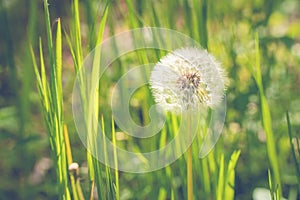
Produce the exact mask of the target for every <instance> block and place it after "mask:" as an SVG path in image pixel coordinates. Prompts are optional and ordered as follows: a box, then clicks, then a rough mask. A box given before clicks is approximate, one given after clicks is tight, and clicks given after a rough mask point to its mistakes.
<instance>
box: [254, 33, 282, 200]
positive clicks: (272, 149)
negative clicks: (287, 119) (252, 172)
mask: <svg viewBox="0 0 300 200" xmlns="http://www.w3.org/2000/svg"><path fill="white" fill-rule="evenodd" d="M255 57H256V63H255V67H256V68H255V70H252V73H253V76H254V79H255V81H256V84H257V87H258V89H259V94H260V102H261V110H262V124H263V127H264V130H265V133H266V137H267V141H266V145H267V153H268V157H269V161H270V165H271V169H272V172H273V173H274V179H275V183H274V184H275V185H277V186H278V193H279V196H281V194H282V192H281V178H280V170H279V163H278V156H277V155H278V154H277V151H276V146H275V139H274V134H273V131H272V119H271V111H270V108H269V105H268V102H267V98H266V96H265V94H264V89H263V83H262V75H261V64H260V54H259V40H258V34H256V38H255Z"/></svg>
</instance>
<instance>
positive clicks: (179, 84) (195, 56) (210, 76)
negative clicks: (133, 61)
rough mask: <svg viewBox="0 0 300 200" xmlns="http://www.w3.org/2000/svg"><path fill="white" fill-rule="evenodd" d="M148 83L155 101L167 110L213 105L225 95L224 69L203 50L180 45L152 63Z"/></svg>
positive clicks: (177, 110)
mask: <svg viewBox="0 0 300 200" xmlns="http://www.w3.org/2000/svg"><path fill="white" fill-rule="evenodd" d="M150 86H151V90H152V93H153V96H154V99H155V101H156V103H158V104H159V105H161V106H162V107H163V108H164V109H165V110H167V111H174V112H177V113H178V112H180V111H181V110H187V109H194V108H196V107H197V106H199V105H205V106H209V107H214V106H215V105H217V104H218V103H219V102H220V101H221V100H222V98H223V95H224V89H225V86H224V72H223V70H222V68H221V65H220V63H218V62H217V61H216V60H215V58H214V57H213V56H212V55H210V54H209V53H208V52H207V51H206V50H200V49H198V48H182V49H177V50H175V51H173V52H171V53H169V54H167V55H166V56H165V57H163V58H162V59H161V60H160V62H159V63H157V64H156V65H155V66H154V69H153V71H152V73H151V77H150Z"/></svg>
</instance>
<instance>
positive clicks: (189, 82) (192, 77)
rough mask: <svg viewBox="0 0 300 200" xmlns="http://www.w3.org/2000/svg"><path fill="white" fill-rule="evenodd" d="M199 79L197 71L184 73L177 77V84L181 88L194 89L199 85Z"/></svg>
mask: <svg viewBox="0 0 300 200" xmlns="http://www.w3.org/2000/svg"><path fill="white" fill-rule="evenodd" d="M200 81H201V77H200V75H199V74H198V73H196V72H195V73H185V74H183V76H181V77H179V79H178V80H177V84H178V86H179V88H180V89H181V90H186V89H187V90H194V89H197V88H198V87H199V85H200ZM191 92H194V91H191Z"/></svg>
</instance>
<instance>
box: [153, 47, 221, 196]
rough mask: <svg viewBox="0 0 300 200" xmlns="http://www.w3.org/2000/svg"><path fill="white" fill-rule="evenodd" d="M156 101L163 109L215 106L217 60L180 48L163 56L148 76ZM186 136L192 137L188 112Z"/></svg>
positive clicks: (189, 154) (189, 164)
mask: <svg viewBox="0 0 300 200" xmlns="http://www.w3.org/2000/svg"><path fill="white" fill-rule="evenodd" d="M150 86H151V90H152V93H153V96H154V99H155V101H156V103H157V104H159V105H160V106H161V107H162V108H163V109H165V110H166V111H173V112H175V113H179V112H181V111H188V112H193V111H194V110H195V111H197V110H198V109H197V108H198V107H199V106H200V105H204V106H208V107H211V108H213V107H215V106H216V105H217V104H218V103H219V102H220V101H221V100H222V98H223V95H224V89H225V87H224V73H223V70H222V69H221V65H220V63H218V62H217V61H216V60H215V58H214V57H213V56H212V55H210V54H209V53H208V52H207V51H206V50H200V49H198V48H182V49H178V50H175V51H173V52H171V53H169V54H168V55H166V56H165V57H163V58H162V59H161V60H160V62H159V63H158V64H156V65H155V66H154V69H153V71H152V73H151V77H150ZM189 116H190V117H189V119H188V120H187V126H186V127H187V130H186V132H187V137H188V138H189V139H191V133H190V130H191V123H190V120H192V117H191V115H189ZM192 171H193V168H192V146H190V147H189V148H188V151H187V193H188V194H187V195H188V198H187V199H188V200H192V199H193V172H192Z"/></svg>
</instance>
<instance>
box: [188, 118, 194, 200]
mask: <svg viewBox="0 0 300 200" xmlns="http://www.w3.org/2000/svg"><path fill="white" fill-rule="evenodd" d="M187 122H188V124H187V129H188V137H190V138H189V140H192V138H191V137H192V136H191V114H188V121H187ZM187 191H188V200H193V151H192V144H191V146H189V148H188V150H187Z"/></svg>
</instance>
